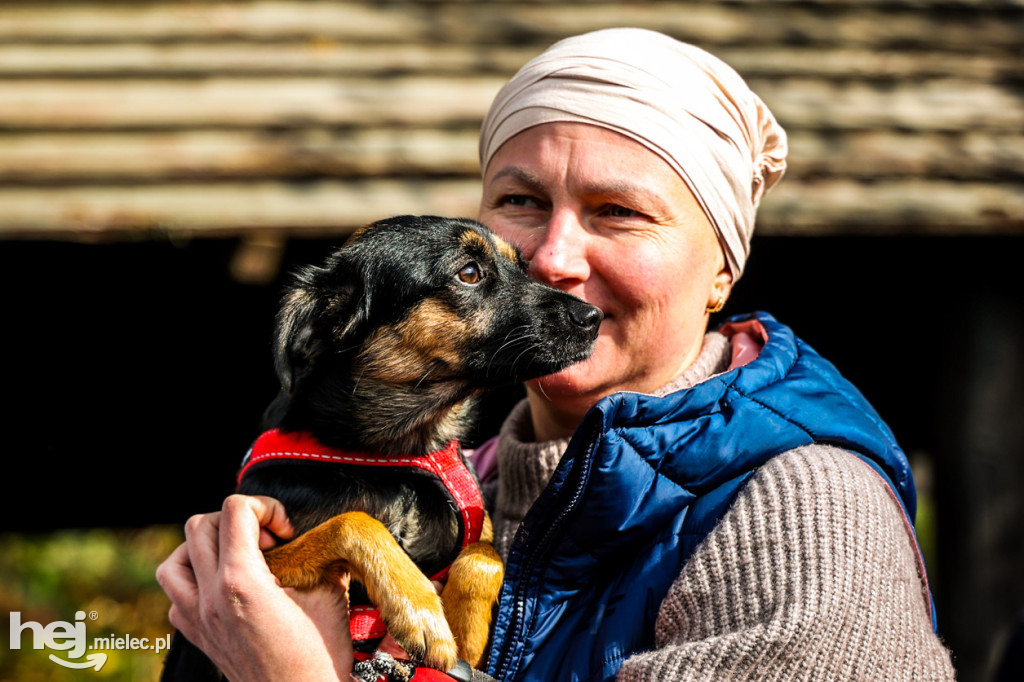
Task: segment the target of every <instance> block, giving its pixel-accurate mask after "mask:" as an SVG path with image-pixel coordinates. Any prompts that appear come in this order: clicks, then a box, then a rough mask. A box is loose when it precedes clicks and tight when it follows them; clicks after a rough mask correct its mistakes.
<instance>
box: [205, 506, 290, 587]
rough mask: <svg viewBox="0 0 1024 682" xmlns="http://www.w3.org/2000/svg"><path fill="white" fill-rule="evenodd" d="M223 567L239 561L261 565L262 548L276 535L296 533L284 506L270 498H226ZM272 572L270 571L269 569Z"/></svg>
mask: <svg viewBox="0 0 1024 682" xmlns="http://www.w3.org/2000/svg"><path fill="white" fill-rule="evenodd" d="M218 526H219V535H220V553H221V570H223V569H224V567H225V566H224V564H226V563H231V562H240V563H241V564H242V565H250V566H251V565H259V563H260V562H257V561H256V559H257V558H259V559H260V561H262V556H263V550H264V549H268V548H269V547H273V546H274V544H276V539H275V537H277V538H283V539H288V538H291V537H292V536H294V535H295V530H294V528H292V524H291V522H290V521H289V520H288V515H287V513H286V512H285V508H284V505H283V504H281V503H280V502H279V501H277V500H275V499H273V498H271V497H263V496H256V495H230V496H229V497H228V498H227V499H225V500H224V506H223V507H222V508H221V516H220V519H219V523H218ZM268 572H269V570H268Z"/></svg>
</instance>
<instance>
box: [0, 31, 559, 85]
mask: <svg viewBox="0 0 1024 682" xmlns="http://www.w3.org/2000/svg"><path fill="white" fill-rule="evenodd" d="M538 51H539V49H538V48H536V47H532V46H530V47H519V46H515V45H494V46H482V45H455V44H434V45H423V44H403V43H380V44H363V43H360V44H356V43H346V42H342V41H339V40H335V39H331V38H316V37H309V38H306V39H304V40H287V41H281V42H262V43H261V42H253V41H244V40H232V41H218V42H212V43H211V42H201V41H194V40H190V41H182V42H174V43H170V44H165V43H98V44H97V43H84V44H83V43H56V44H55V43H48V42H47V43H14V44H8V45H0V77H15V76H16V77H21V78H25V77H39V76H43V77H46V76H78V77H81V76H110V77H119V78H120V77H137V76H140V75H145V76H155V77H157V78H166V77H175V76H197V75H198V76H210V75H229V74H261V75H272V74H276V75H280V74H289V75H309V74H322V75H329V76H338V75H395V74H406V73H427V74H457V75H462V74H481V73H494V72H498V73H503V74H511V73H514V72H515V71H516V70H517V69H518V68H519V67H520V66H522V65H523V64H525V63H526V62H527V61H528V60H529V59H531V58H532V57H534V56H535V55H536V54H537V52H538Z"/></svg>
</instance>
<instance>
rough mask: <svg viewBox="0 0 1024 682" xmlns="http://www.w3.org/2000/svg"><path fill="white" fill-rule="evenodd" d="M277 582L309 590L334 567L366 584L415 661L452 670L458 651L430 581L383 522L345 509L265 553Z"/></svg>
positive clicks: (334, 571)
mask: <svg viewBox="0 0 1024 682" xmlns="http://www.w3.org/2000/svg"><path fill="white" fill-rule="evenodd" d="M266 557H267V564H268V565H269V566H270V570H271V571H272V572H273V574H274V575H276V576H277V577H278V579H279V580H280V581H281V584H282V585H284V586H286V587H295V588H298V589H306V590H308V589H312V588H314V587H316V586H318V585H321V584H323V583H325V582H328V581H329V580H330V578H331V576H332V575H336V574H337V573H338V571H339V570H348V571H349V572H350V573H351V574H352V578H353V579H355V580H358V581H359V582H361V583H362V584H363V585H364V586H365V587H366V593H367V595H369V597H370V599H371V600H372V601H373V603H374V604H375V605H376V606H377V609H378V610H379V611H380V615H381V618H382V619H383V620H384V623H385V624H386V625H387V626H388V632H389V633H390V634H391V636H392V637H394V639H395V641H396V642H398V645H399V646H401V647H402V648H403V649H405V651H406V653H408V654H409V656H411V657H412V658H413V660H414V661H421V662H423V663H425V664H426V665H428V666H430V667H432V668H436V669H438V670H442V671H446V670H451V669H452V668H453V667H455V665H456V663H458V653H457V651H456V647H455V640H454V637H453V636H452V632H451V629H450V628H449V627H448V622H447V621H446V620H445V617H444V607H443V606H442V604H441V598H440V597H439V596H438V595H437V592H436V590H434V586H433V585H432V584H431V583H430V580H428V579H427V577H426V576H425V575H423V573H422V572H421V571H420V570H419V568H417V567H416V564H414V563H413V562H412V560H411V559H410V558H409V555H407V554H406V553H405V552H404V551H403V550H402V548H401V547H400V546H399V544H398V542H396V541H395V539H394V537H392V535H391V533H389V532H388V530H387V528H385V527H384V525H383V524H382V523H381V522H380V521H378V520H376V519H374V518H373V517H371V516H369V515H367V514H364V513H363V512H346V513H344V514H340V515H338V516H335V517H334V518H333V519H330V520H329V521H326V522H325V523H322V524H321V525H319V526H317V527H316V528H313V529H311V530H310V531H308V532H306V533H304V534H303V535H300V536H299V537H297V538H296V539H295V540H293V541H292V542H289V543H288V544H285V545H282V546H280V547H275V548H274V549H272V550H270V551H268V552H267V553H266Z"/></svg>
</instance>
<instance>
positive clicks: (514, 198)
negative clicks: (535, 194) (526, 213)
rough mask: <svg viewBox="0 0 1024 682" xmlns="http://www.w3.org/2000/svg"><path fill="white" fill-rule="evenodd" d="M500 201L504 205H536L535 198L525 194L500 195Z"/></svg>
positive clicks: (522, 206) (524, 206) (523, 206)
mask: <svg viewBox="0 0 1024 682" xmlns="http://www.w3.org/2000/svg"><path fill="white" fill-rule="evenodd" d="M501 203H502V205H504V206H517V207H521V208H526V207H534V206H537V200H536V199H533V198H531V197H528V196H526V195H525V194H510V195H508V196H505V197H502V199H501Z"/></svg>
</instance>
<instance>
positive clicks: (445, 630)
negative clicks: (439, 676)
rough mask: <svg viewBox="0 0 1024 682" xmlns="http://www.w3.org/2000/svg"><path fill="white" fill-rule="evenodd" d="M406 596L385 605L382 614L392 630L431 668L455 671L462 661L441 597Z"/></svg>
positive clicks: (407, 649) (409, 651)
mask: <svg viewBox="0 0 1024 682" xmlns="http://www.w3.org/2000/svg"><path fill="white" fill-rule="evenodd" d="M426 596H427V595H424V598H423V599H417V600H412V599H402V600H398V601H397V603H395V602H393V603H392V604H391V605H390V606H388V607H382V608H381V617H382V618H383V619H384V622H385V623H386V624H387V626H388V632H389V633H390V634H391V636H392V637H393V638H394V640H395V641H396V642H397V643H398V645H399V646H400V647H402V649H404V650H405V652H406V653H407V654H409V657H410V658H411V659H412V660H414V661H418V662H422V663H423V664H424V665H427V666H429V667H431V668H435V669H437V670H441V671H446V670H451V669H452V668H454V667H455V666H456V664H458V662H459V652H458V648H457V647H456V645H455V637H454V636H453V635H452V631H451V628H450V627H449V626H448V621H447V620H446V619H445V617H444V608H443V607H442V605H441V599H440V597H438V596H437V595H436V594H432V595H429V596H430V597H432V598H431V599H427V598H426Z"/></svg>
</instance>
